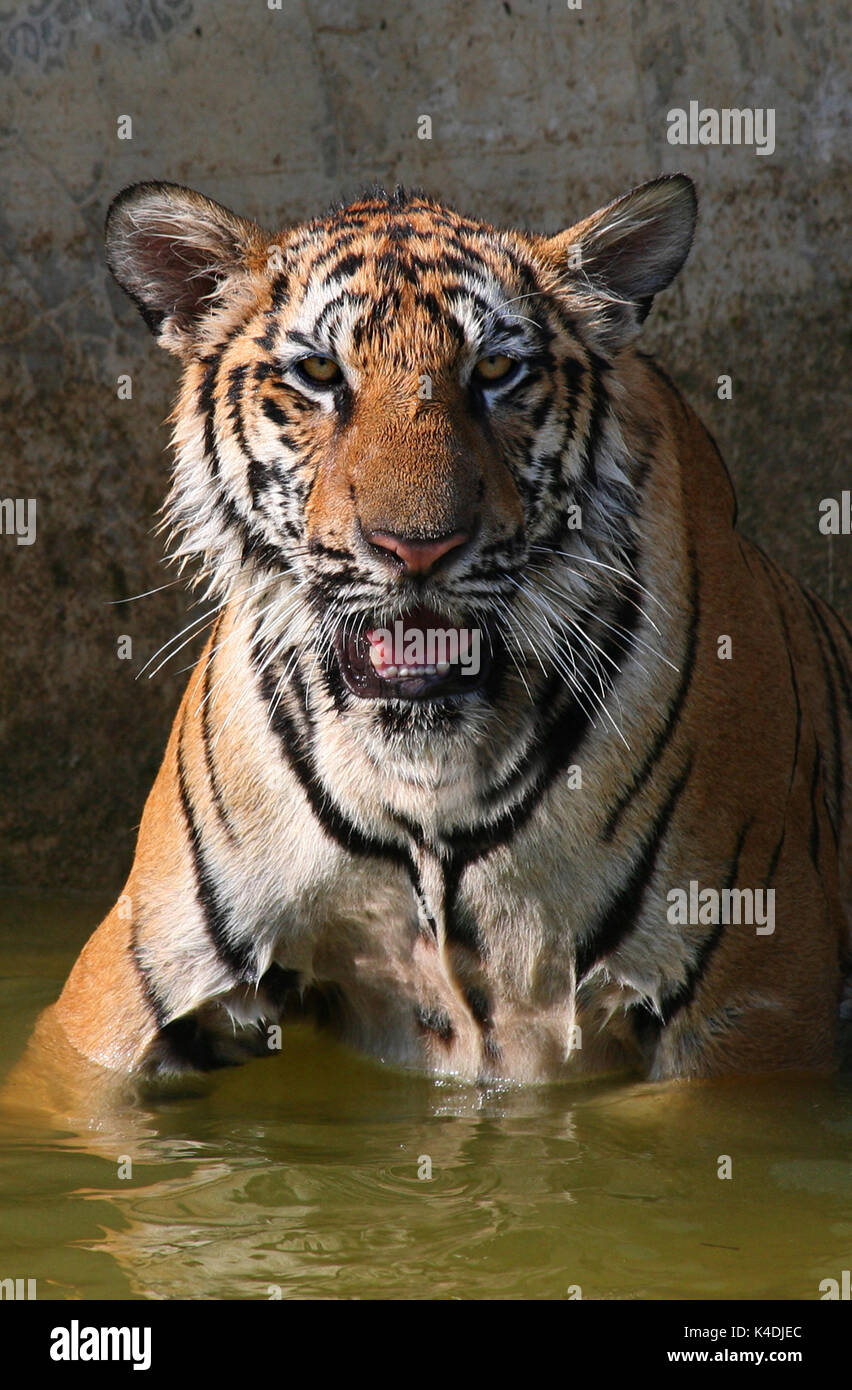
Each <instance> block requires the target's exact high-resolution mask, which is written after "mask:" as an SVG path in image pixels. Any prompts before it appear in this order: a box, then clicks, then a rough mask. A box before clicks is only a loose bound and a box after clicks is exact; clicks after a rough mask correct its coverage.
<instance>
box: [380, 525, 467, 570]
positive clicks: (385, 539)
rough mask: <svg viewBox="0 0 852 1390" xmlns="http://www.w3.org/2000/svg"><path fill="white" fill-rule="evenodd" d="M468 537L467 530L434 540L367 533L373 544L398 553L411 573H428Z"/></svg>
mask: <svg viewBox="0 0 852 1390" xmlns="http://www.w3.org/2000/svg"><path fill="white" fill-rule="evenodd" d="M468 539H469V535H468V532H467V531H454V532H453V534H452V535H451V536H440V537H439V538H438V539H437V540H433V541H417V540H411V539H410V538H409V537H408V536H395V535H393V534H392V533H391V532H390V531H368V533H367V540H368V541H369V542H370V544H371V545H375V546H378V547H379V549H380V550H387V551H389V552H390V554H391V555H396V556H397V557H398V558H399V559H400V560H401V561H402V563H403V567H404V568H405V569H406V570H407V572H408V573H409V574H428V573H429V571H430V570H431V569H434V567H435V565H437V563H438V561H439V560H441V559H443V557H444V556H445V555H446V554H448V552H449V551H451V550H456V549H457V548H458V546H460V545H464V543H465V541H467V540H468Z"/></svg>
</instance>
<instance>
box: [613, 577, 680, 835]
mask: <svg viewBox="0 0 852 1390" xmlns="http://www.w3.org/2000/svg"><path fill="white" fill-rule="evenodd" d="M689 565H690V573H691V575H692V582H691V585H690V593H689V612H688V614H687V639H686V650H685V652H684V657H683V661H682V664H681V671H680V681H679V683H678V688H677V690H676V691H675V693H674V696H673V697H672V699H671V700H670V701H669V707H668V709H667V710H666V718H665V723H664V724H663V727H662V729H661V730H660V732H659V733H658V735H657V737H656V738H655V740H654V742H653V744H652V745H651V748H650V750H649V752H648V754H647V756H646V758H645V760H644V762H643V763H642V766H641V767H640V769H639V771H638V772H637V773H635V774H634V776H633V778H632V780H631V782H630V785H629V786H628V787H627V789H626V790H625V791H624V792H622V794H621V796H620V797H619V798H618V800H617V801H616V803H615V806H614V807H613V809H612V811H611V812H610V814H609V818H608V819H607V823H606V825H605V826H604V831H603V838H604V841H605V842H606V843H609V842H610V841H611V840H612V838H613V836H614V834H615V832H616V829H617V828H618V823H619V821H620V820H621V817H622V815H623V814H624V812H625V811H626V809H627V807H628V806H629V805H630V803H631V802H632V801H633V800H634V799H635V798H636V796H637V795H638V793H639V792H640V791H641V790H642V788H643V787H644V785H645V783H646V782H647V781H648V779H649V777H650V776H651V774H652V772H653V771H654V768H655V767H656V765H657V763H658V762H659V761H660V759H661V758H662V756H663V754H664V753H665V751H666V749H667V748H668V746H669V743H670V742H671V740H672V737H673V735H674V733H675V731H676V730H677V727H678V722H679V720H680V716H681V713H682V711H683V707H684V705H685V703H686V699H687V696H688V694H689V689H690V685H691V684H692V677H693V673H694V671H695V658H696V654H697V652H698V627H699V622H700V609H699V594H698V569H697V566H696V563H695V556H694V554H693V553H692V551H690V553H689Z"/></svg>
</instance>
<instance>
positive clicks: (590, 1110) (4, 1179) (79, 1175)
mask: <svg viewBox="0 0 852 1390" xmlns="http://www.w3.org/2000/svg"><path fill="white" fill-rule="evenodd" d="M36 935H37V934H36ZM76 944H77V943H76V941H75V942H71V943H70V945H69V951H68V955H69V957H70V955H71V954H73V950H74V948H75V946H76ZM9 958H10V959H12V956H11V954H10V957H9ZM14 961H15V967H16V969H18V972H19V975H18V978H11V979H9V978H6V979H5V983H4V984H3V985H2V991H3V995H4V998H3V999H2V1000H0V1004H2V1005H3V1006H4V1014H5V1017H6V1018H7V1020H10V1026H9V1028H7V1029H4V1039H3V1047H4V1056H3V1058H2V1059H0V1060H2V1061H3V1064H4V1067H5V1064H6V1063H7V1062H10V1061H11V1060H12V1059H13V1057H14V1055H15V1053H16V1050H17V1044H18V1040H20V1039H22V1038H23V1037H25V1036H26V1033H27V1031H28V1029H29V1027H30V1026H31V1022H32V1018H33V1016H34V1013H35V1011H36V1009H37V1008H38V1007H39V1006H40V1005H41V1004H42V1003H43V1002H45V1001H46V1000H47V999H49V998H50V997H52V994H53V993H55V988H56V985H57V984H58V979H57V978H54V976H59V977H61V973H62V971H61V970H60V969H57V970H55V971H54V970H53V969H52V968H51V969H50V970H49V971H47V972H46V971H45V970H44V969H43V968H42V967H43V958H42V959H41V960H40V959H39V956H38V952H37V951H34V952H33V955H32V959H31V961H30V962H29V966H30V968H29V969H28V971H27V976H28V978H27V979H25V980H22V979H21V978H20V954H16V955H15V956H14ZM2 974H3V976H4V977H8V976H9V975H10V974H12V972H11V971H9V970H4V971H2ZM45 976H47V978H45ZM36 979H37V980H38V986H37V987H36V988H33V982H34V980H36ZM850 1100H852V1087H850V1080H849V1078H835V1079H834V1080H825V1079H821V1080H813V1079H808V1080H795V1079H791V1078H786V1079H777V1078H776V1079H770V1080H762V1081H748V1082H746V1081H739V1082H729V1083H724V1084H720V1083H714V1084H710V1083H704V1084H693V1085H679V1086H678V1085H674V1086H672V1085H668V1086H641V1085H633V1084H630V1085H626V1084H624V1083H615V1082H607V1083H595V1084H589V1083H584V1084H582V1085H578V1086H576V1087H570V1086H547V1087H541V1088H526V1089H523V1088H519V1087H512V1086H501V1087H488V1088H476V1087H472V1086H466V1085H457V1084H455V1083H453V1082H451V1081H446V1080H444V1081H440V1082H434V1081H431V1080H429V1079H427V1078H423V1077H420V1076H416V1075H409V1074H405V1073H400V1072H397V1071H393V1070H390V1069H387V1068H383V1067H381V1066H380V1065H378V1064H375V1063H372V1062H369V1061H365V1060H363V1059H361V1058H358V1057H356V1056H353V1055H352V1054H350V1053H348V1052H346V1051H345V1050H344V1049H342V1048H340V1047H338V1046H336V1045H335V1044H333V1043H332V1042H330V1041H329V1040H327V1039H325V1038H323V1037H321V1036H317V1035H315V1034H314V1033H313V1032H312V1031H311V1030H310V1029H309V1028H307V1027H303V1026H299V1027H296V1028H294V1029H293V1030H291V1031H289V1032H287V1033H285V1048H284V1051H283V1052H282V1054H281V1056H279V1057H275V1058H272V1059H270V1060H268V1061H263V1062H253V1063H250V1064H249V1065H248V1066H247V1067H244V1068H241V1069H239V1070H236V1071H233V1072H227V1073H220V1074H219V1075H218V1076H217V1077H216V1078H215V1079H214V1080H213V1082H212V1083H211V1084H210V1085H209V1086H208V1087H206V1088H204V1089H203V1090H202V1091H201V1092H200V1093H199V1094H194V1095H187V1094H184V1095H175V1096H173V1097H171V1098H169V1099H158V1100H157V1101H154V1100H151V1099H148V1100H145V1099H142V1100H139V1101H137V1102H136V1103H134V1104H130V1105H128V1104H124V1105H122V1104H117V1105H116V1106H115V1107H114V1108H112V1109H110V1110H108V1111H103V1112H101V1114H100V1115H99V1117H98V1119H97V1120H96V1121H93V1122H89V1121H85V1122H83V1121H75V1120H74V1119H73V1117H69V1119H68V1122H67V1123H66V1125H65V1127H64V1128H63V1129H62V1130H61V1131H58V1130H56V1129H51V1130H48V1129H45V1128H44V1127H43V1126H41V1125H39V1124H38V1123H37V1122H36V1121H35V1119H34V1118H33V1116H31V1115H29V1116H28V1115H27V1114H25V1113H24V1112H20V1111H19V1112H18V1113H17V1114H14V1115H7V1116H6V1117H5V1122H4V1126H3V1139H4V1143H3V1145H2V1147H0V1265H2V1269H0V1273H2V1274H4V1275H5V1274H12V1275H14V1274H18V1275H20V1276H28V1277H37V1279H38V1288H39V1297H41V1298H49V1297H62V1298H91V1297H109V1298H133V1297H137V1298H138V1297H141V1298H194V1299H199V1298H200V1299H218V1298H259V1299H267V1298H269V1297H270V1296H271V1293H272V1294H274V1293H275V1292H276V1291H277V1290H280V1292H281V1296H282V1297H284V1298H314V1297H332V1298H341V1297H342V1298H374V1297H380V1298H517V1297H528V1298H567V1297H569V1296H570V1294H569V1291H570V1290H571V1289H572V1288H573V1286H576V1285H579V1286H580V1287H581V1289H582V1294H583V1297H585V1298H682V1297H688V1298H725V1297H745V1298H760V1297H766V1298H775V1297H793V1298H805V1299H813V1298H817V1297H819V1287H818V1286H819V1283H820V1281H821V1280H822V1279H825V1278H827V1277H839V1274H840V1271H841V1270H842V1269H844V1268H849V1265H850V1256H852V1175H850V1167H849V1161H848V1160H849V1147H850V1137H852V1106H850ZM724 1155H727V1156H729V1157H730V1160H731V1171H732V1176H731V1178H730V1179H720V1178H719V1176H718V1172H719V1168H720V1157H721V1156H724ZM128 1157H129V1158H130V1159H131V1160H132V1176H131V1177H130V1178H129V1179H122V1178H120V1177H119V1176H118V1171H119V1162H120V1161H121V1160H122V1159H124V1160H126V1158H128ZM427 1160H428V1162H427ZM429 1169H431V1178H423V1177H421V1176H419V1175H418V1174H421V1175H424V1174H426V1173H427V1172H428V1171H429ZM12 1266H13V1267H12Z"/></svg>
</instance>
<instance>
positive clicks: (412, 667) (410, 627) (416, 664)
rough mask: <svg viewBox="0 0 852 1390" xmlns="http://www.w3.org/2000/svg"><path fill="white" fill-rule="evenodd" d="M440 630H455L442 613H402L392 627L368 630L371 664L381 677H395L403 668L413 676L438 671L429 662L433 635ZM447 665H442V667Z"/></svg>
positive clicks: (419, 611)
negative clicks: (424, 670)
mask: <svg viewBox="0 0 852 1390" xmlns="http://www.w3.org/2000/svg"><path fill="white" fill-rule="evenodd" d="M438 629H443V630H444V631H445V632H449V631H452V630H453V629H452V628H449V627H448V626H447V624H446V622H445V620H444V619H443V618H441V617H440V615H439V614H437V613H432V612H431V611H430V610H428V609H424V608H419V609H416V610H414V611H413V612H411V613H404V614H402V616H401V617H399V618H397V619H396V620H394V621H393V623H392V624H391V625H390V626H389V627H375V628H368V629H367V633H366V636H367V641H368V642H369V644H370V647H369V658H370V664H371V665H372V667H373V669H374V670H375V671H376V672H377V673H378V674H379V675H383V674H385V672H388V673H391V672H392V673H393V674H394V675H395V674H396V673H397V671H398V670H400V669H404V670H406V671H408V672H410V673H412V674H413V673H414V672H415V671H417V670H421V669H427V668H428V669H429V670H434V667H432V666H431V665H430V663H429V659H428V651H429V645H430V643H429V635H430V632H435V631H436V630H438ZM446 665H447V663H445V662H442V663H441V666H442V668H443V667H445V666H446Z"/></svg>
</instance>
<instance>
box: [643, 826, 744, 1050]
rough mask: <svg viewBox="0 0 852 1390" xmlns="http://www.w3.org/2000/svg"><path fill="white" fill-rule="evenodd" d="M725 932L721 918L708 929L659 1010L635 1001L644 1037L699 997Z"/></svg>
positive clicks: (731, 882)
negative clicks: (675, 987) (696, 996)
mask: <svg viewBox="0 0 852 1390" xmlns="http://www.w3.org/2000/svg"><path fill="white" fill-rule="evenodd" d="M751 826H752V821H750V820H749V821H747V822H746V824H745V825H743V826H742V827H741V828H740V832H739V834H738V835H737V842H736V844H735V846H734V850H733V853H732V855H731V858H730V861H729V863H728V871H727V873H726V875H725V889H726V890H727V891H730V889H731V888H733V887H734V886H735V884H736V881H737V878H738V876H739V869H740V858H741V856H742V849H743V845H744V843H745V838H746V835H747V834H748V832H749V830H750V829H751ZM724 934H725V924H724V922H717V923H716V925H715V926H714V927H713V929H712V931H710V932H708V934H707V936H706V937H705V938H704V940H703V941H702V943H701V945H700V947H699V948H698V951H697V953H696V955H695V959H694V960H693V962H692V965H691V966H690V968H689V970H688V971H687V975H686V979H685V980H684V981H683V984H681V985H679V986H678V988H677V989H676V990H674V991H673V992H672V993H671V994H667V995H665V996H664V997H663V999H662V1000H661V1001H660V1013H659V1014H657V1013H655V1012H654V1011H653V1010H652V1009H651V1008H650V1007H649V1005H647V1004H637V1005H634V1011H635V1014H636V1015H637V1022H639V1024H640V1029H641V1031H642V1036H643V1039H645V1040H649V1032H648V1030H649V1028H650V1029H654V1028H655V1029H656V1034H657V1036H659V1033H660V1031H661V1030H662V1029H663V1028H667V1027H668V1026H669V1024H670V1023H671V1021H672V1019H673V1018H674V1017H675V1015H676V1014H678V1013H679V1012H680V1011H681V1009H686V1008H688V1007H689V1005H690V1004H691V1003H692V1001H693V999H694V998H695V995H696V993H697V991H698V987H699V985H700V984H701V981H702V979H703V978H704V975H705V974H706V972H707V967H708V966H709V964H710V961H711V959H712V957H713V954H714V952H715V951H716V949H717V947H718V946H719V944H720V942H721V940H722V937H723V936H724Z"/></svg>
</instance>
